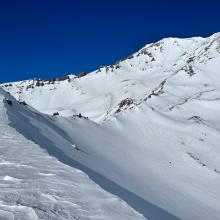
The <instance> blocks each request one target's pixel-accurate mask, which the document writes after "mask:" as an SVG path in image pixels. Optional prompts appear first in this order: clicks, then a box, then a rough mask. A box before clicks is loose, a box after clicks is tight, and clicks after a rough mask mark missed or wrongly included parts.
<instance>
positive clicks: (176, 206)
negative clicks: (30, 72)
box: [2, 33, 220, 220]
mask: <svg viewBox="0 0 220 220" xmlns="http://www.w3.org/2000/svg"><path fill="white" fill-rule="evenodd" d="M219 70H220V34H219V33H216V34H214V35H212V36H211V37H209V38H201V37H197V38H189V39H178V38H167V39H163V40H161V41H158V42H156V43H152V44H149V45H146V46H145V47H144V48H142V49H141V50H140V51H138V52H137V53H135V54H133V55H132V56H130V57H128V58H127V59H125V60H121V61H119V62H117V63H116V64H115V65H110V66H105V67H102V68H100V69H98V70H97V71H94V72H92V73H90V74H87V75H86V76H83V77H77V76H70V77H68V78H66V79H65V78H64V79H57V80H53V81H51V80H39V79H34V80H26V81H20V82H16V83H7V84H4V85H2V87H3V88H4V89H5V90H7V91H8V92H10V93H11V94H12V95H13V96H14V97H15V98H16V99H17V100H19V101H20V103H21V104H18V103H16V102H15V101H14V103H15V104H14V105H15V106H17V107H16V110H13V108H14V107H11V106H9V105H8V106H7V115H8V118H9V121H10V126H12V127H13V128H15V129H16V130H17V131H18V132H19V133H21V134H22V135H23V136H24V137H26V138H28V139H30V140H32V141H34V142H35V143H37V144H38V145H39V146H40V147H41V148H43V149H46V150H47V152H48V153H49V154H50V155H52V156H54V157H56V158H57V159H59V160H60V162H62V163H64V164H68V165H69V166H71V167H73V168H74V167H77V168H78V169H81V170H83V171H84V172H86V173H87V174H88V175H89V177H90V178H91V179H93V180H94V181H95V182H96V183H98V184H99V185H100V186H101V187H102V188H104V189H105V190H107V191H109V192H111V193H113V194H115V195H117V196H118V197H120V198H121V199H122V200H124V201H125V202H126V203H127V204H128V205H130V206H131V207H132V208H134V209H135V210H136V211H138V212H139V213H141V214H143V215H144V216H145V217H146V218H147V219H156V220H160V219H167V220H170V219H187V220H191V219H192V220H195V219H204V220H209V219H210V220H218V219H220V206H219V202H220V188H219V185H220V148H219V143H220V117H219V109H220V77H219V76H220V72H219ZM22 101H25V102H26V103H27V104H28V105H23V104H22ZM30 106H32V107H34V108H35V109H37V110H38V111H40V112H41V113H40V112H38V111H36V110H35V109H32V108H31V107H30ZM42 113H44V114H42ZM53 113H56V114H55V115H54V116H53ZM45 114H46V115H45ZM33 131H34V132H33ZM2 178H6V179H8V181H9V182H19V181H20V178H19V177H16V176H10V175H9V174H7V176H4V177H2ZM112 219H117V218H112ZM118 219H123V218H120V217H119V218H118Z"/></svg>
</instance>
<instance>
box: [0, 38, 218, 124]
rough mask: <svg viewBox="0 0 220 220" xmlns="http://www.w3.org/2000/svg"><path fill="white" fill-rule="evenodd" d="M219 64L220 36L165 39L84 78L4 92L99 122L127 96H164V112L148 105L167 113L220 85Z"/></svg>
mask: <svg viewBox="0 0 220 220" xmlns="http://www.w3.org/2000/svg"><path fill="white" fill-rule="evenodd" d="M219 63H220V35H219V34H214V35H213V36H211V37H209V38H189V39H178V38H167V39H163V40H161V41H158V42H156V43H153V44H149V45H146V46H145V47H144V48H142V49H141V50H140V51H138V52H137V53H135V54H133V55H132V56H130V57H128V58H127V59H125V60H121V61H119V62H118V63H117V64H115V65H111V66H106V67H103V68H100V69H98V70H97V71H95V72H92V73H90V74H88V75H86V76H84V77H76V76H74V75H70V76H69V77H67V78H65V77H64V78H60V79H57V80H55V79H54V80H53V79H50V80H45V81H38V80H37V79H35V80H27V81H21V82H16V83H11V84H8V83H7V84H5V85H4V89H6V90H7V91H9V92H11V94H12V95H13V96H15V97H16V98H17V99H21V100H25V101H26V102H27V103H28V104H30V105H31V106H33V107H34V108H36V109H37V110H39V111H41V112H43V113H47V114H53V112H57V111H58V112H59V113H60V115H63V116H72V115H73V114H78V113H82V114H83V115H85V116H88V117H89V118H90V119H91V120H94V121H96V122H101V121H103V120H105V119H106V117H107V116H108V114H109V113H114V112H115V111H117V108H118V105H119V104H120V102H121V101H122V100H124V99H126V98H130V99H133V100H134V101H135V102H141V101H142V100H143V99H147V97H148V96H149V97H152V96H159V95H162V97H163V102H166V107H165V109H164V106H163V105H162V106H160V105H161V100H160V98H159V99H158V98H157V99H156V98H155V100H156V101H153V102H154V103H151V102H152V100H151V101H148V102H149V103H151V104H152V106H153V107H154V108H158V109H159V110H160V111H164V110H165V111H166V110H167V107H168V106H169V107H170V108H171V107H172V105H175V104H177V105H178V104H179V102H181V100H179V99H184V98H187V97H189V96H193V95H195V93H196V91H198V92H200V91H211V90H214V89H215V86H216V85H219V81H220V78H219V72H218V69H219V65H220V64H219ZM163 82H164V85H163V88H161V83H163ZM162 93H164V94H162ZM112 111H113V112H112Z"/></svg>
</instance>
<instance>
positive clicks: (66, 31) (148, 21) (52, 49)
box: [0, 0, 220, 82]
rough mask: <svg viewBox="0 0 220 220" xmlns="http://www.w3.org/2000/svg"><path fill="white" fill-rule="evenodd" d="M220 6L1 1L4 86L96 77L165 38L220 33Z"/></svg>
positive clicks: (0, 58) (0, 65)
mask: <svg viewBox="0 0 220 220" xmlns="http://www.w3.org/2000/svg"><path fill="white" fill-rule="evenodd" d="M219 8H220V2H219V3H218V1H212V0H209V1H202V0H200V1H193V0H192V1H189V0H185V1H181V0H176V1H171V0H166V1H155V0H154V1H153V0H149V1H147V0H133V1H129V0H127V1H125V0H118V1H116V0H112V1H110V0H106V1H104V0H102V1H101V0H99V1H98V0H90V1H89V0H78V1H77V0H72V1H68V0H59V1H58V0H44V1H42V0H28V1H23V0H19V1H18V0H7V1H6V0H5V1H3V0H0V73H1V74H0V82H6V81H17V80H22V79H29V78H33V77H39V78H48V77H55V76H62V75H65V74H68V73H76V72H78V71H81V70H85V71H92V70H95V69H96V68H97V67H98V66H100V65H105V64H112V63H114V62H115V61H117V60H118V59H120V58H123V57H126V56H128V55H130V54H131V53H133V52H135V51H137V50H138V49H140V48H141V47H142V46H144V45H145V44H147V43H150V42H154V41H157V40H159V39H161V38H164V37H169V36H174V37H191V36H209V35H211V34H212V33H214V32H219V31H220V12H219Z"/></svg>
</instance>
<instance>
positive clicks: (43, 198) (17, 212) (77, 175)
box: [0, 90, 144, 220]
mask: <svg viewBox="0 0 220 220" xmlns="http://www.w3.org/2000/svg"><path fill="white" fill-rule="evenodd" d="M6 96H7V95H6V94H5V93H4V92H3V91H2V90H0V219H1V220H3V219H4V220H12V219H17V220H19V219H20V220H35V219H36V220H38V219H54V220H55V219H56V220H62V219H63V220H64V219H65V220H66V219H83V220H87V219H94V220H97V219H103V220H107V219H108V220H112V219H118V220H119V219H124V220H127V219H130V220H134V219H137V220H140V219H144V218H143V217H142V216H141V215H140V214H138V213H136V212H135V211H134V210H133V209H131V208H130V207H129V206H128V205H127V204H126V203H125V202H123V201H121V200H120V199H119V198H118V197H116V196H113V195H112V194H110V193H107V192H106V191H104V190H103V189H102V188H100V187H99V186H98V185H96V184H95V183H94V182H93V181H91V179H89V178H88V176H87V175H86V174H85V173H83V172H82V171H80V170H78V169H75V168H73V167H70V166H67V165H65V164H63V163H61V162H59V161H58V160H57V159H56V158H54V157H52V156H50V155H49V154H48V153H47V152H46V151H45V150H43V149H42V148H40V146H39V145H37V144H35V143H34V142H32V141H31V140H28V139H26V138H25V137H24V136H22V135H21V134H20V133H18V132H17V130H16V129H14V128H12V127H11V126H10V125H11V123H12V122H11V121H10V120H9V118H14V120H16V121H18V122H19V123H21V124H22V119H23V118H22V117H26V118H29V119H30V120H31V121H32V122H35V123H36V124H35V126H37V127H40V126H41V123H45V125H44V126H48V125H47V120H46V119H44V118H43V116H40V115H37V113H35V112H34V111H32V112H31V111H29V110H28V109H26V108H25V107H24V106H20V105H19V104H17V103H16V101H15V100H13V99H12V98H11V97H10V96H7V98H8V99H10V100H12V105H9V104H8V103H7V101H6V100H5V98H6ZM7 108H8V109H7ZM35 117H39V118H42V119H41V120H39V121H38V120H36V118H35ZM28 126H29V128H31V124H29V125H27V127H28ZM27 127H25V126H23V127H22V128H21V129H23V132H28V133H29V135H31V134H32V132H35V131H34V130H33V129H30V130H26V128H27ZM15 128H16V127H15ZM18 130H19V129H18ZM51 134H52V131H50V130H48V132H47V136H48V138H50V139H51V140H52V139H53V138H54V136H52V137H50V135H51ZM58 136H59V133H58V134H57V135H56V137H58ZM57 139H58V138H57ZM51 147H52V146H51Z"/></svg>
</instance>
